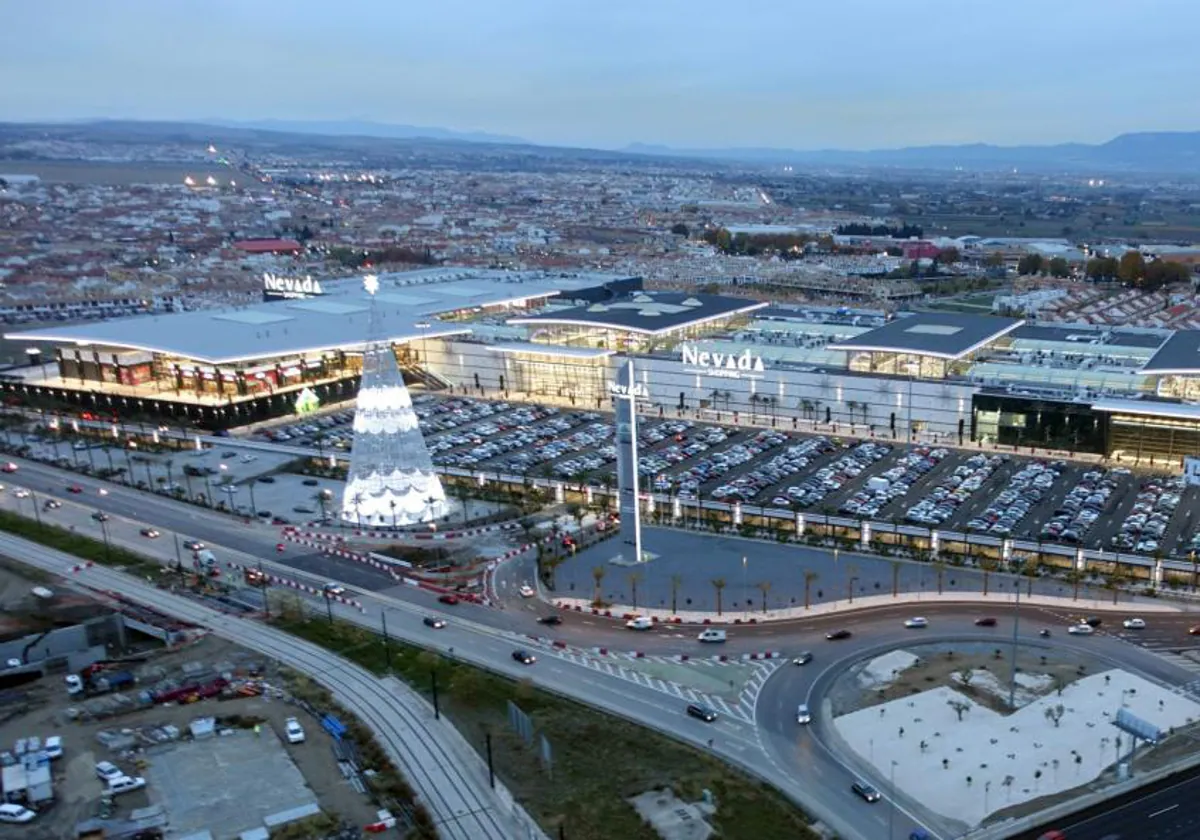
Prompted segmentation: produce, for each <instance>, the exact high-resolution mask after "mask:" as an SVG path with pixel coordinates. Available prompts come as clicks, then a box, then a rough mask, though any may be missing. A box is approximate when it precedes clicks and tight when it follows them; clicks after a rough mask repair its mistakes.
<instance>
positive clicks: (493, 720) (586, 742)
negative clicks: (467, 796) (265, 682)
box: [273, 604, 817, 840]
mask: <svg viewBox="0 0 1200 840" xmlns="http://www.w3.org/2000/svg"><path fill="white" fill-rule="evenodd" d="M281 606H282V609H280V610H278V611H277V613H276V618H275V620H274V622H273V623H274V624H275V626H277V627H279V628H280V629H282V630H286V631H287V632H289V633H292V634H294V635H296V636H299V637H301V638H303V639H306V640H308V641H310V642H313V643H315V644H318V645H320V646H322V647H324V648H327V649H328V650H331V651H334V652H336V653H338V654H339V655H341V656H344V657H345V658H347V659H350V660H352V661H354V662H356V663H358V664H359V665H361V666H363V667H364V668H367V669H368V670H370V671H372V672H374V673H376V674H380V675H383V674H386V673H389V672H390V673H393V674H395V675H396V676H397V677H398V678H400V679H402V680H404V681H405V682H406V683H408V684H409V685H410V686H412V687H413V688H415V689H416V690H417V691H420V692H421V693H422V694H424V695H425V696H426V697H429V696H431V691H432V684H433V677H432V674H433V673H435V672H436V674H437V683H438V698H439V705H440V707H441V710H442V713H443V714H445V715H446V716H447V717H448V718H449V719H450V720H451V721H453V723H454V725H455V726H456V727H457V728H458V730H459V731H460V732H461V733H462V734H463V736H464V737H465V738H466V739H467V740H468V741H469V742H471V744H472V746H473V747H475V749H476V750H477V751H478V752H479V753H480V754H481V755H483V754H484V753H485V747H484V744H485V737H486V735H487V734H488V733H490V734H491V736H492V754H493V758H494V764H495V768H496V774H497V776H498V777H499V778H500V779H501V780H502V781H503V782H504V784H505V785H506V786H507V787H508V789H509V790H510V791H511V792H512V793H513V795H514V796H515V797H516V798H517V800H518V801H520V802H521V803H522V804H523V805H524V806H525V808H526V809H527V810H528V811H529V813H530V815H531V816H533V817H534V819H536V820H537V821H538V823H540V824H541V825H542V827H543V828H544V829H546V830H547V832H548V833H551V834H552V835H553V832H555V831H556V830H557V829H558V826H559V825H562V826H563V828H564V833H565V834H566V836H568V837H570V838H572V840H611V838H613V837H621V838H626V839H627V840H657V838H658V835H657V833H656V832H655V831H654V830H653V829H652V828H651V827H650V826H649V825H647V824H645V823H643V822H642V820H641V818H640V817H639V816H638V814H637V812H636V811H634V809H633V807H632V806H631V805H630V804H629V803H628V802H627V801H626V798H627V797H630V796H635V795H637V794H639V793H644V792H645V791H648V790H652V789H657V788H664V787H666V788H671V789H672V790H674V791H675V793H676V795H678V796H679V797H681V798H682V799H684V800H686V801H688V802H693V801H696V800H699V799H700V798H701V794H702V791H703V790H705V789H707V790H710V791H712V793H713V794H714V795H715V797H716V800H717V813H716V815H715V816H714V817H713V818H712V822H713V825H714V827H715V828H716V829H717V831H718V833H719V835H720V837H722V838H728V840H761V839H762V838H767V837H789V838H794V840H815V838H817V834H816V833H815V832H813V831H812V830H811V829H810V828H809V827H808V822H807V818H806V817H805V815H804V814H803V813H802V812H801V811H800V810H798V809H797V808H796V807H795V806H793V805H792V804H791V803H790V802H788V801H787V800H786V799H785V798H784V797H783V796H782V795H780V794H779V793H778V792H776V791H775V790H773V789H771V788H770V787H768V786H766V785H763V784H761V783H760V782H758V781H756V780H754V779H751V778H750V777H748V776H746V775H745V774H743V773H742V772H740V771H738V770H736V769H734V768H732V767H730V766H728V765H726V764H724V763H723V762H721V761H719V760H717V759H715V758H713V757H712V756H709V755H707V754H705V753H703V752H701V751H699V750H696V749H693V748H692V747H689V746H687V745H684V744H681V743H679V742H678V741H675V740H672V739H670V738H668V737H666V736H664V735H661V734H659V733H656V732H654V731H652V730H649V729H646V728H645V727H642V726H639V725H637V724H634V723H629V722H626V721H624V720H621V719H619V718H616V717H612V716H610V715H606V714H604V713H602V712H598V711H594V710H592V709H589V708H587V707H586V706H583V705H580V704H578V703H574V702H572V701H570V700H565V699H562V698H559V697H556V696H554V695H552V694H549V693H547V692H544V691H539V690H538V689H536V688H534V686H533V684H532V683H531V682H529V681H525V680H521V681H513V680H510V679H506V678H504V677H500V676H496V675H493V674H490V673H488V672H486V671H484V670H482V669H479V668H476V667H474V666H470V665H464V664H462V663H459V662H454V661H451V660H448V659H445V658H443V657H441V656H439V655H438V654H435V653H432V652H430V651H425V650H421V649H419V648H416V647H412V646H410V645H406V644H403V643H397V642H396V641H392V642H391V643H390V645H389V649H390V654H391V657H390V663H391V667H390V668H389V667H388V651H386V650H385V647H384V643H383V639H382V637H380V636H377V635H376V634H375V633H373V632H371V631H369V630H366V629H365V628H362V627H360V626H358V625H354V624H349V623H346V622H342V621H338V620H335V621H334V622H333V623H330V622H329V621H328V620H327V619H326V618H325V617H323V616H322V617H316V616H311V615H306V614H305V613H303V611H302V610H301V609H297V608H296V607H295V606H291V605H288V604H281ZM510 700H511V701H512V702H514V703H516V705H517V706H519V707H520V708H521V709H522V710H523V711H525V712H526V713H527V714H528V715H529V716H530V717H531V718H532V720H533V724H534V730H535V737H534V747H533V748H529V747H526V746H525V745H524V743H523V742H522V741H521V740H520V739H519V738H518V737H517V736H516V735H515V734H514V733H513V732H512V731H511V729H510V728H509V726H508V705H507V704H508V701H510ZM538 735H545V736H546V738H547V740H548V741H549V742H550V745H551V749H552V750H553V752H554V770H553V777H551V776H550V775H549V774H548V773H547V772H546V771H545V770H544V769H543V768H542V765H541V763H540V759H539V754H538V750H537V744H538V743H539V740H538Z"/></svg>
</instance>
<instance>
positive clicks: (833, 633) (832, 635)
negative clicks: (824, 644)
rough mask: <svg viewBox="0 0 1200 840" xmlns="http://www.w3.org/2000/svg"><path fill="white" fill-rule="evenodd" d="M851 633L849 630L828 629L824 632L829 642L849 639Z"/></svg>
mask: <svg viewBox="0 0 1200 840" xmlns="http://www.w3.org/2000/svg"><path fill="white" fill-rule="evenodd" d="M853 635H854V634H853V633H851V632H850V631H849V630H830V631H829V632H828V633H826V634H825V638H826V639H827V640H829V641H831V642H837V641H841V640H842V639H849V638H850V637H851V636H853Z"/></svg>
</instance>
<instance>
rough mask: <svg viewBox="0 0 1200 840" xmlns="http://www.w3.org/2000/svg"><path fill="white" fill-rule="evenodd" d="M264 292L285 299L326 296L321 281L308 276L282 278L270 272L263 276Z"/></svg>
mask: <svg viewBox="0 0 1200 840" xmlns="http://www.w3.org/2000/svg"><path fill="white" fill-rule="evenodd" d="M263 291H265V292H266V293H267V294H270V295H274V296H276V297H284V298H306V297H313V296H314V295H323V294H325V290H324V289H322V288H321V281H320V280H314V279H312V277H309V276H307V275H306V276H304V277H280V276H279V275H277V274H271V273H270V272H269V271H268V272H265V273H264V274H263Z"/></svg>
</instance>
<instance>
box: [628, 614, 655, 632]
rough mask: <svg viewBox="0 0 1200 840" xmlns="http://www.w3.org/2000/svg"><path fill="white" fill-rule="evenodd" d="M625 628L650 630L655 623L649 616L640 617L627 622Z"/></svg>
mask: <svg viewBox="0 0 1200 840" xmlns="http://www.w3.org/2000/svg"><path fill="white" fill-rule="evenodd" d="M625 626H626V627H627V628H629V629H630V630H649V629H650V628H651V627H653V626H654V621H653V620H652V619H651V618H650V616H648V615H639V616H638V617H637V618H631V619H629V621H626V622H625Z"/></svg>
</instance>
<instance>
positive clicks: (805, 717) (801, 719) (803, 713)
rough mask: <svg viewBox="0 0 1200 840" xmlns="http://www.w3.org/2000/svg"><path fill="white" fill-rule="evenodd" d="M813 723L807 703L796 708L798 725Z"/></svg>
mask: <svg viewBox="0 0 1200 840" xmlns="http://www.w3.org/2000/svg"><path fill="white" fill-rule="evenodd" d="M811 722H812V712H810V711H809V710H808V704H807V703H801V704H800V705H799V706H797V707H796V723H799V724H805V723H811Z"/></svg>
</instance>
